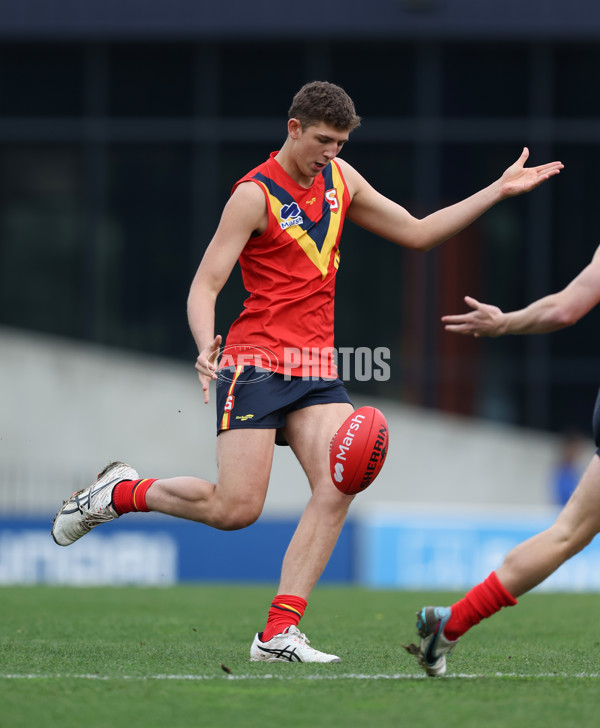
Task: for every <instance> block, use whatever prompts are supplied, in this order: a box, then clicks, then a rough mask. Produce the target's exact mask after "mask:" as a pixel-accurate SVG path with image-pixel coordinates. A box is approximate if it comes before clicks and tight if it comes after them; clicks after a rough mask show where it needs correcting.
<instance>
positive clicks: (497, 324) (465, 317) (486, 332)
mask: <svg viewBox="0 0 600 728" xmlns="http://www.w3.org/2000/svg"><path fill="white" fill-rule="evenodd" d="M465 303H467V304H468V305H469V306H471V308H472V309H474V310H473V311H468V312H467V313H458V314H452V315H449V316H442V321H443V323H444V324H445V326H444V328H445V329H446V331H453V332H454V333H455V334H463V335H464V336H475V337H476V338H479V337H480V336H501V335H502V334H503V333H504V330H505V320H504V319H505V315H504V313H502V311H501V310H500V309H499V308H498V306H492V305H490V304H489V303H480V302H479V301H477V300H476V299H475V298H471V296H465Z"/></svg>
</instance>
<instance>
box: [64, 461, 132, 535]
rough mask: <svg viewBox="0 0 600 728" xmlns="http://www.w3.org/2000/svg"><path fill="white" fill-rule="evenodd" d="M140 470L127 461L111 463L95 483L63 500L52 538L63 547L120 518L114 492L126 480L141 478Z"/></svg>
mask: <svg viewBox="0 0 600 728" xmlns="http://www.w3.org/2000/svg"><path fill="white" fill-rule="evenodd" d="M139 477H140V476H139V475H138V474H137V473H136V471H135V470H134V469H133V468H132V467H130V466H129V465H127V464H125V463H119V462H114V463H109V464H108V465H107V466H106V467H105V468H104V470H103V471H102V472H101V473H99V475H98V479H97V480H96V482H95V483H93V484H92V485H90V486H88V487H87V488H84V489H83V490H80V491H78V492H77V493H73V495H72V496H71V497H70V498H69V499H68V500H66V501H65V502H64V503H63V506H62V508H61V509H60V511H59V512H58V513H57V514H56V517H55V519H54V522H53V523H52V531H51V533H52V538H53V539H54V540H55V541H56V543H57V544H58V545H59V546H69V544H72V543H74V542H75V541H77V539H78V538H81V537H82V536H85V534H86V533H89V532H90V531H91V530H92V528H95V527H96V526H98V525H99V524H101V523H106V521H112V520H114V519H115V518H118V517H119V516H118V514H117V512H116V511H115V509H114V508H113V504H112V492H113V489H114V487H115V485H116V484H117V483H120V482H121V481H122V480H138V479H139Z"/></svg>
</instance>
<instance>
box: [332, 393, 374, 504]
mask: <svg viewBox="0 0 600 728" xmlns="http://www.w3.org/2000/svg"><path fill="white" fill-rule="evenodd" d="M387 449H388V426H387V422H386V419H385V417H384V416H383V413H382V412H380V411H379V410H378V409H377V408H375V407H359V408H358V409H357V410H356V411H355V412H353V413H352V414H351V415H350V416H349V417H348V418H347V419H346V420H345V421H344V423H343V424H342V426H341V427H340V428H339V430H338V431H337V432H336V433H335V435H334V436H333V438H332V440H331V443H330V445H329V467H330V469H331V478H332V480H333V483H334V485H335V486H336V488H338V490H341V491H342V493H347V494H348V495H353V494H354V493H361V492H362V491H363V490H364V489H365V488H367V487H368V486H369V485H371V483H372V482H373V481H374V480H375V478H376V477H377V475H378V474H379V471H380V470H381V468H382V467H383V463H384V462H385V456H386V455H387Z"/></svg>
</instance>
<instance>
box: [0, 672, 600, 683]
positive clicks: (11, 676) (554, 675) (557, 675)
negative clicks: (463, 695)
mask: <svg viewBox="0 0 600 728" xmlns="http://www.w3.org/2000/svg"><path fill="white" fill-rule="evenodd" d="M490 678H509V679H510V678H512V679H515V678H516V679H524V680H548V679H573V680H580V679H588V680H597V679H598V678H600V673H597V672H579V673H574V674H569V673H566V672H548V673H539V674H529V675H528V674H526V673H516V672H496V673H492V674H489V675H471V674H467V673H454V674H450V675H445V676H444V677H443V678H440V679H443V680H449V679H453V680H476V679H480V680H484V679H490ZM426 679H428V678H427V676H426V675H414V674H408V673H406V674H404V673H396V674H392V675H385V674H380V675H378V674H374V675H368V674H362V673H347V674H341V675H323V674H313V675H273V674H270V673H268V674H265V675H253V674H250V673H241V674H239V675H233V674H232V675H218V674H215V675H96V674H70V673H55V674H41V673H40V674H37V673H29V674H17V673H4V674H0V680H114V681H119V680H130V681H140V682H142V681H145V680H181V681H186V680H187V681H203V680H317V681H318V680H426Z"/></svg>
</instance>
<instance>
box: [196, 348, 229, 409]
mask: <svg viewBox="0 0 600 728" xmlns="http://www.w3.org/2000/svg"><path fill="white" fill-rule="evenodd" d="M222 340H223V339H222V336H221V334H217V336H215V339H214V341H213V342H212V344H210V345H209V346H205V347H204V349H202V351H201V352H200V353H199V354H198V358H197V359H196V364H195V368H196V371H197V372H198V378H199V379H200V384H201V385H202V391H203V392H204V402H205V403H206V404H208V402H209V400H210V391H209V386H210V382H211V380H213V379H216V378H217V365H218V358H219V350H220V348H221V341H222Z"/></svg>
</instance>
